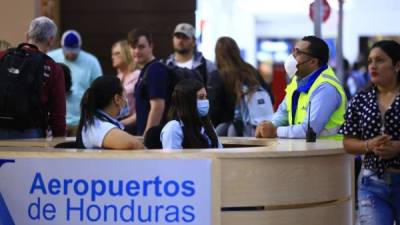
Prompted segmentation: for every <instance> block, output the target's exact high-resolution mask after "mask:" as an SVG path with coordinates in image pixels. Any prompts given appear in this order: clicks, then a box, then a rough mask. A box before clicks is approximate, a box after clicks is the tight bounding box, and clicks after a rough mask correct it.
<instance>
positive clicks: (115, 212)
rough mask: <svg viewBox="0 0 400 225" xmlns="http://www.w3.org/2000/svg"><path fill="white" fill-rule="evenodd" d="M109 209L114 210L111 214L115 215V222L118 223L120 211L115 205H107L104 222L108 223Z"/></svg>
mask: <svg viewBox="0 0 400 225" xmlns="http://www.w3.org/2000/svg"><path fill="white" fill-rule="evenodd" d="M109 209H112V212H111V213H113V215H114V222H117V211H118V209H117V206H115V205H106V206H104V222H107V221H108V212H109ZM110 211H111V210H110Z"/></svg>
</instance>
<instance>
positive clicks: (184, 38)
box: [165, 23, 223, 126]
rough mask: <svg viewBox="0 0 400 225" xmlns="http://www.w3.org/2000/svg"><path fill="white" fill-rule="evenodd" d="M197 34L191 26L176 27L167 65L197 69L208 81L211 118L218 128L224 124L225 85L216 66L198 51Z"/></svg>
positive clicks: (185, 24) (182, 24) (186, 24)
mask: <svg viewBox="0 0 400 225" xmlns="http://www.w3.org/2000/svg"><path fill="white" fill-rule="evenodd" d="M195 33H196V31H195V28H194V27H193V26H192V25H191V24H188V23H180V24H178V25H176V27H175V30H174V33H173V37H172V44H173V48H174V53H172V54H171V55H170V56H169V57H168V58H167V59H166V61H165V63H166V64H167V65H168V66H179V67H184V68H188V69H195V70H197V71H198V72H200V73H201V74H202V75H203V77H204V78H205V79H206V80H205V82H206V83H207V94H208V98H209V100H210V117H211V120H212V122H213V124H214V126H217V125H218V124H219V123H220V122H222V121H221V117H222V114H223V112H222V110H223V109H222V108H221V107H219V106H220V105H221V103H220V101H222V97H221V96H222V95H223V94H221V92H222V91H223V83H222V80H221V79H220V76H219V74H218V71H217V67H216V66H215V64H214V63H213V62H211V61H210V60H207V59H206V58H204V56H203V54H202V53H201V52H199V51H197V49H196V36H195Z"/></svg>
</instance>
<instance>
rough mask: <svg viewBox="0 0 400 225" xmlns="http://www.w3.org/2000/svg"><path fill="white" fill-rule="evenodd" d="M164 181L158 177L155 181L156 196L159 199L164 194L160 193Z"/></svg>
mask: <svg viewBox="0 0 400 225" xmlns="http://www.w3.org/2000/svg"><path fill="white" fill-rule="evenodd" d="M161 183H162V181H161V180H160V176H157V177H156V179H155V180H154V185H155V194H156V196H157V197H161V196H162V193H161V192H160V185H161Z"/></svg>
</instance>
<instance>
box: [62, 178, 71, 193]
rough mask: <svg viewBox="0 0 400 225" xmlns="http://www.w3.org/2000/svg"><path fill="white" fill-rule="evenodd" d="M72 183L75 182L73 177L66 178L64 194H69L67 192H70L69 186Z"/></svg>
mask: <svg viewBox="0 0 400 225" xmlns="http://www.w3.org/2000/svg"><path fill="white" fill-rule="evenodd" d="M72 183H73V180H72V179H65V180H64V195H67V194H68V190H69V188H68V186H69V185H70V184H72Z"/></svg>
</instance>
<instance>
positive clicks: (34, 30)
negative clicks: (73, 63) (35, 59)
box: [0, 17, 65, 139]
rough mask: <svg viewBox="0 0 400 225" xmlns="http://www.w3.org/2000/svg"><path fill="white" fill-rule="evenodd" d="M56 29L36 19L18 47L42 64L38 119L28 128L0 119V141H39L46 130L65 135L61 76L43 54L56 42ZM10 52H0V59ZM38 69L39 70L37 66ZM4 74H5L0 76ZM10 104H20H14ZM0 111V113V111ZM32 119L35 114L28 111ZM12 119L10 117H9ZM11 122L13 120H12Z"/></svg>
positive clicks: (46, 22)
mask: <svg viewBox="0 0 400 225" xmlns="http://www.w3.org/2000/svg"><path fill="white" fill-rule="evenodd" d="M56 33H57V26H56V24H55V23H54V22H53V21H52V20H51V19H49V18H47V17H38V18H35V19H33V20H32V22H31V24H30V26H29V30H28V32H27V34H26V40H27V43H24V44H23V45H21V48H24V50H26V51H27V52H30V53H32V54H34V55H36V56H41V58H42V59H43V60H42V63H43V70H41V71H43V74H42V76H43V77H42V80H43V83H42V85H41V86H42V89H41V93H39V97H38V98H40V100H39V104H40V106H39V108H40V109H39V110H38V111H41V112H40V115H41V116H40V119H38V121H36V122H35V123H33V125H31V126H29V127H21V126H18V127H14V126H13V124H18V122H19V121H13V122H8V121H6V120H11V119H9V118H6V117H2V118H1V119H2V121H1V122H0V139H15V138H40V137H46V136H47V130H48V127H50V131H51V134H52V136H53V137H63V136H65V81H64V74H63V71H62V69H61V67H60V66H59V65H57V64H56V63H55V62H54V61H53V60H52V59H51V58H50V57H48V56H47V55H46V52H47V51H48V50H49V49H50V47H51V45H52V44H53V42H54V40H55V39H56ZM9 51H10V50H6V51H3V52H0V59H1V61H3V57H4V56H6V55H7V53H8V52H9ZM39 68H40V67H39ZM0 75H6V74H3V73H2V74H0ZM14 104H21V103H20V102H15V103H14ZM0 111H2V110H0ZM2 112H3V111H2ZM30 113H31V115H28V116H32V115H35V113H36V112H30ZM11 118H12V117H11ZM14 120H15V119H14Z"/></svg>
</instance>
